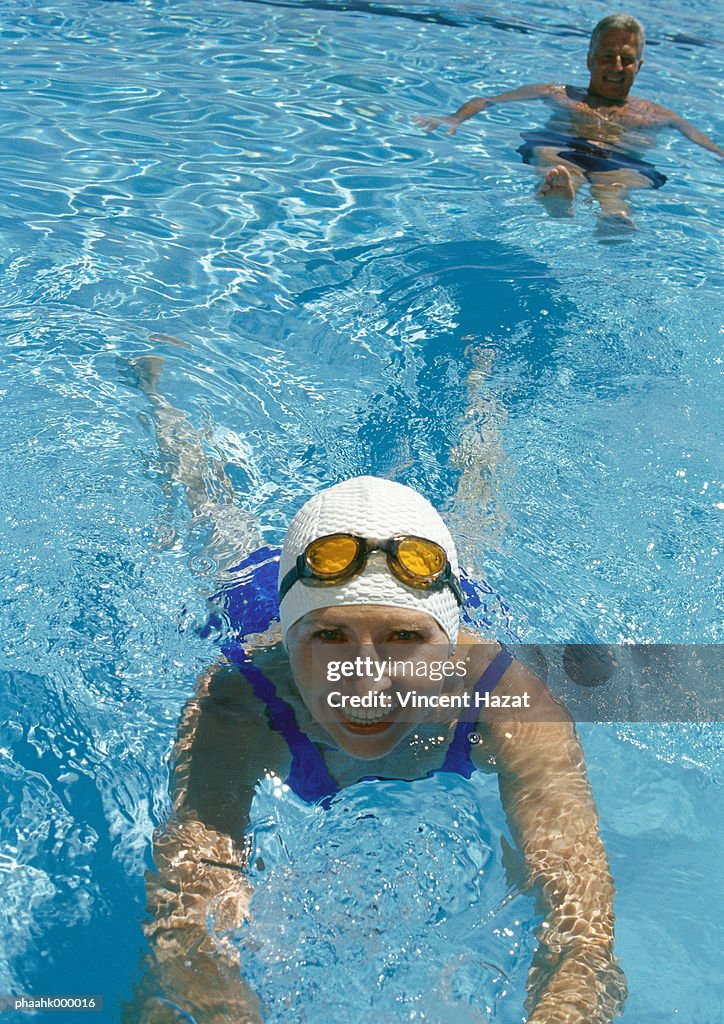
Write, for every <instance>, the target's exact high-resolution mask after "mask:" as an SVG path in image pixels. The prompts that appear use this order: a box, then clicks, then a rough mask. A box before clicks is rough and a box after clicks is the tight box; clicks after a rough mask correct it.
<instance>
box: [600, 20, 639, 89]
mask: <svg viewBox="0 0 724 1024" xmlns="http://www.w3.org/2000/svg"><path fill="white" fill-rule="evenodd" d="M642 64H643V60H639V59H638V58H637V56H636V36H635V35H633V33H631V32H622V31H621V30H620V29H609V31H608V32H604V33H603V35H602V36H601V38H600V39H599V40H598V46H597V47H596V49H595V50H594V52H593V53H589V55H588V70H589V71H590V72H591V80H590V82H589V84H588V91H589V93H591V94H593V95H594V96H603V97H604V99H607V100H618V101H623V100H625V99H626V97H627V96H628V94H629V92H630V91H631V86H632V85H633V84H634V79H635V78H636V75H637V74H638V71H639V68H640V67H641V65H642Z"/></svg>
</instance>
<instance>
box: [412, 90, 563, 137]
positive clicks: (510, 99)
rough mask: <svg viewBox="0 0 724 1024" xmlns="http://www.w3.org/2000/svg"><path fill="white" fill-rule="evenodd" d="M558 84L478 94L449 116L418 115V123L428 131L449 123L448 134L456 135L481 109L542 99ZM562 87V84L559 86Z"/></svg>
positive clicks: (551, 92)
mask: <svg viewBox="0 0 724 1024" xmlns="http://www.w3.org/2000/svg"><path fill="white" fill-rule="evenodd" d="M555 88H556V86H555V85H554V84H553V83H551V82H540V83H538V84H536V85H522V86H521V87H520V89H512V90H511V91H510V92H501V93H498V95H497V96H476V97H475V98H474V99H472V100H468V102H467V103H463V105H462V107H460V108H459V109H458V110H456V111H455V113H454V114H450V115H449V116H448V117H418V118H415V121H416V123H417V124H419V125H420V127H421V128H423V129H424V130H425V131H426V132H432V131H434V130H435V129H436V128H438V127H439V126H440V125H441V124H446V125H449V127H448V131H447V133H448V135H454V134H455V132H456V131H457V129H458V125H460V124H462V123H463V121H467V120H468V118H469V117H473V116H474V115H475V114H479V113H480V111H481V110H487V109H488V107H494V106H495V105H496V104H497V103H516V102H518V101H520V100H540V99H543V98H544V97H546V96H551V95H552V94H553V91H554V90H555ZM558 88H560V86H559V87H558Z"/></svg>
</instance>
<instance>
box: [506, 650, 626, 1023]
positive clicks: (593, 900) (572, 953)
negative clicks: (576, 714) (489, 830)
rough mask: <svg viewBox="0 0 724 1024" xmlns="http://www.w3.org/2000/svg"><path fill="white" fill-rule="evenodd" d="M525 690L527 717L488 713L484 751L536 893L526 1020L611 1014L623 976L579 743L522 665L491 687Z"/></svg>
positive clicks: (619, 1000) (621, 996) (593, 1018)
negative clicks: (538, 910) (537, 919)
mask: <svg viewBox="0 0 724 1024" xmlns="http://www.w3.org/2000/svg"><path fill="white" fill-rule="evenodd" d="M526 691H528V692H529V693H530V694H531V701H530V703H531V710H530V712H526V716H527V717H526V718H525V719H524V718H522V717H519V718H518V720H517V721H510V719H511V717H512V715H511V712H509V711H506V712H502V711H501V712H499V713H498V714H497V715H496V714H495V713H493V714H491V715H490V718H489V719H488V720H487V722H486V726H487V730H486V734H487V735H486V738H487V743H486V748H487V749H486V753H492V755H493V756H494V758H495V760H496V763H497V767H498V771H499V773H500V792H501V797H502V800H503V805H504V807H505V811H506V814H507V816H508V820H509V823H510V827H511V831H512V833H513V835H514V836H515V838H516V840H517V842H518V843H519V845H520V848H521V850H522V851H523V854H524V855H525V860H526V865H527V869H528V877H529V881H530V884H531V885H534V886H536V887H537V889H538V890H539V892H540V896H541V899H542V903H543V912H544V920H543V923H542V925H541V928H540V931H539V934H538V938H539V941H540V945H539V948H538V951H537V953H536V956H535V958H534V962H533V966H532V968H531V971H530V975H529V998H528V1004H527V1005H528V1010H529V1013H530V1016H529V1017H528V1024H609V1022H610V1021H612V1020H613V1018H614V1017H615V1016H616V1015H617V1014H618V1013H620V1011H621V1008H622V1006H623V1003H624V1001H625V998H626V983H625V979H624V976H623V972H622V971H621V969H620V968H619V967H618V965H617V964H616V962H615V959H614V953H613V940H614V914H613V896H614V887H613V882H612V879H611V875H610V872H609V868H608V861H607V858H606V852H605V850H604V848H603V843H602V842H601V838H600V835H599V831H598V816H597V813H596V808H595V805H594V802H593V797H592V795H591V790H590V787H589V785H588V780H587V778H586V768H585V762H584V757H583V751H582V749H581V745H580V743H579V741H578V738H577V736H576V732H575V729H574V727H573V724H572V722H571V721H570V719H569V718H568V716H567V714H566V713H565V712H564V711H563V709H562V708H561V706H560V705H559V704H558V703H557V702H556V701H554V700H553V698H552V697H551V696H550V694H549V693H548V691H547V690H546V689H545V687H543V686H542V684H541V683H540V682H539V680H537V679H536V677H535V676H533V675H532V674H531V673H530V672H528V671H527V670H526V669H525V668H523V667H522V666H521V665H519V664H518V663H514V665H513V666H512V667H511V668H510V669H509V671H508V672H507V673H506V675H505V677H504V679H503V682H502V683H501V685H500V687H499V688H498V689H496V691H495V692H496V694H498V693H511V694H515V693H523V692H526ZM506 718H507V719H508V720H507V721H506V720H505V719H506Z"/></svg>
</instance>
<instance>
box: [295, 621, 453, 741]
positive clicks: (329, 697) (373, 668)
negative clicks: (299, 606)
mask: <svg viewBox="0 0 724 1024" xmlns="http://www.w3.org/2000/svg"><path fill="white" fill-rule="evenodd" d="M287 649H288V651H289V660H290V663H291V668H292V674H293V676H294V681H295V682H296V685H297V688H298V690H299V693H300V694H301V697H302V700H303V701H304V703H305V704H306V706H307V708H308V709H309V711H310V713H311V715H312V716H313V717H314V718H315V720H316V721H317V722H319V723H320V724H321V725H322V726H323V727H324V729H325V730H326V731H327V732H328V733H329V735H330V736H331V737H332V738H333V739H334V740H335V742H336V743H337V744H338V745H339V746H340V747H341V748H342V749H343V750H344V751H346V752H347V753H348V754H350V755H351V756H353V757H357V758H360V759H363V760H372V759H374V758H378V757H384V756H385V754H388V753H389V752H390V751H391V750H393V749H394V748H395V747H396V746H397V744H398V743H399V742H400V740H402V739H404V737H405V736H407V735H408V733H410V732H411V731H412V730H413V728H414V727H415V725H417V724H418V723H419V722H421V721H422V720H424V719H425V718H427V717H429V716H430V712H429V711H427V710H426V709H416V708H414V707H412V706H411V705H410V703H409V702H408V705H407V706H404V700H405V697H404V695H405V694H406V693H409V692H410V691H415V693H416V694H425V695H432V694H438V693H440V692H441V691H442V689H443V686H444V684H445V678H438V676H439V675H441V673H439V672H435V671H428V670H427V668H426V666H433V665H434V664H438V665H439V663H440V662H441V661H442V660H444V659H446V658H447V657H448V655H449V652H450V642H449V640H448V637H447V635H446V633H445V632H444V630H443V629H442V628H441V627H440V625H439V624H438V623H437V622H436V620H435V619H433V618H432V617H431V616H430V615H426V614H425V613H424V612H418V611H412V610H408V609H404V608H393V607H388V606H379V605H350V606H343V607H333V608H322V609H320V610H318V611H313V612H308V613H307V615H305V616H304V617H303V618H302V619H300V620H299V621H298V622H296V623H295V624H294V625H293V626H292V627H291V629H290V630H289V632H288V634H287ZM368 659H369V660H368ZM390 662H396V663H397V666H390ZM403 662H404V663H406V664H407V665H409V664H410V663H412V664H413V665H414V666H415V671H414V673H413V672H412V671H411V670H410V669H409V668H407V669H406V668H401V667H400V665H401V663H403ZM353 697H355V698H364V699H365V701H366V703H367V704H368V705H370V706H368V707H364V706H363V707H360V706H357V707H355V706H353V705H352V704H351V703H350V698H353ZM401 699H402V701H403V703H401ZM408 700H409V699H408Z"/></svg>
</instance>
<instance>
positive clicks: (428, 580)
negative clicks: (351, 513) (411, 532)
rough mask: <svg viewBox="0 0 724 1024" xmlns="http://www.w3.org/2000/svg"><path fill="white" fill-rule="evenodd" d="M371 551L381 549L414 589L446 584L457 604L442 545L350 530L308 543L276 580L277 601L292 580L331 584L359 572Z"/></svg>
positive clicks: (457, 585) (458, 597)
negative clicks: (377, 537) (370, 536)
mask: <svg viewBox="0 0 724 1024" xmlns="http://www.w3.org/2000/svg"><path fill="white" fill-rule="evenodd" d="M373 551H383V552H384V553H385V555H386V556H387V565H388V568H389V570H390V572H391V573H392V574H393V575H394V576H396V577H397V579H398V580H400V582H402V583H404V584H406V585H407V586H408V587H415V589H417V590H432V591H435V590H441V589H442V588H443V587H444V586H446V585H447V586H449V587H450V589H451V590H452V592H453V594H454V595H455V600H456V601H457V603H458V604H459V605H462V604H463V603H464V598H463V592H462V590H461V587H460V583H459V581H458V579H457V577H456V576H455V575H454V573H453V571H452V567H451V565H450V562H449V561H448V557H447V555H446V554H445V549H444V548H442V547H440V545H439V544H436V543H435V541H433V540H426V539H425V538H424V537H390V539H389V540H367V539H365V538H364V537H357V536H356V535H355V534H353V533H332V534H329V535H328V536H327V537H319V538H318V539H317V540H313V541H312V542H311V544H308V545H307V546H306V548H305V549H304V551H303V552H302V554H301V555H298V556H297V561H296V564H295V565H294V567H293V568H292V569H290V570H289V572H288V573H287V574H286V576H285V577H284V579H283V580H282V581H281V583H280V584H279V603H280V604H281V602H282V601H283V600H284V598H285V597H286V595H287V594H288V593H289V591H290V590H291V588H292V587H293V586H294V584H295V583H297V582H299V581H301V582H302V583H305V584H306V585H307V586H322V587H324V586H332V585H333V584H335V583H342V582H343V581H344V580H348V579H351V578H352V577H353V576H357V575H358V573H360V572H362V570H363V569H364V567H365V565H366V564H367V558H368V556H369V555H370V554H372V552H373Z"/></svg>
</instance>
